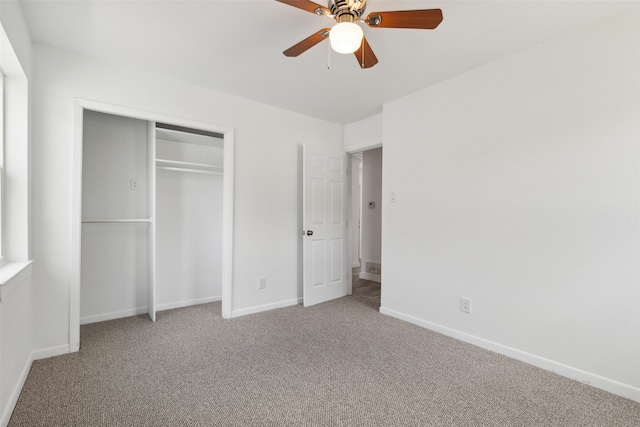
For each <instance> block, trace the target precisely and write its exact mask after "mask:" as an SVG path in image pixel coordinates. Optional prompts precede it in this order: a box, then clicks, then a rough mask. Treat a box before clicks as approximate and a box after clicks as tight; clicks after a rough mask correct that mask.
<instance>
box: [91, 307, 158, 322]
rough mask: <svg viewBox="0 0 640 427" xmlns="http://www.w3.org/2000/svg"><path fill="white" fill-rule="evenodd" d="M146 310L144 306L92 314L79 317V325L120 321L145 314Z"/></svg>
mask: <svg viewBox="0 0 640 427" xmlns="http://www.w3.org/2000/svg"><path fill="white" fill-rule="evenodd" d="M147 310H148V308H147V306H144V307H136V308H129V309H127V310H120V311H112V312H109V313H100V314H93V315H91V316H85V317H81V318H80V324H81V325H88V324H90V323H97V322H104V321H107V320H114V319H121V318H123V317H131V316H138V315H140V314H145V313H147Z"/></svg>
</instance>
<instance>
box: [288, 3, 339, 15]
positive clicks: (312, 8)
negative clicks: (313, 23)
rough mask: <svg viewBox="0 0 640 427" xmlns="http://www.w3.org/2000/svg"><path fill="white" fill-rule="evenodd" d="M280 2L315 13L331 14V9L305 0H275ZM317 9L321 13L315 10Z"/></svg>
mask: <svg viewBox="0 0 640 427" xmlns="http://www.w3.org/2000/svg"><path fill="white" fill-rule="evenodd" d="M276 1H278V2H280V3H284V4H288V5H289V6H293V7H297V8H298V9H302V10H306V11H307V12H311V13H313V14H316V15H321V14H326V15H331V11H330V10H329V9H327V8H326V7H324V6H320V5H319V4H317V3H314V2H312V1H307V0H276ZM318 9H319V10H321V11H322V13H319V12H317V11H318Z"/></svg>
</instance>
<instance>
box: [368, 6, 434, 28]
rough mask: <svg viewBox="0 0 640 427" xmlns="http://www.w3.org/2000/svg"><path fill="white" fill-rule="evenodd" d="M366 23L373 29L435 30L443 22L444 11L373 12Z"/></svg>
mask: <svg viewBox="0 0 640 427" xmlns="http://www.w3.org/2000/svg"><path fill="white" fill-rule="evenodd" d="M365 22H366V23H367V25H368V26H370V27H372V28H376V27H379V28H418V29H423V30H433V29H434V28H436V27H437V26H438V25H439V24H440V23H441V22H442V10H440V9H424V10H401V11H396V12H373V13H370V14H369V16H367V19H365Z"/></svg>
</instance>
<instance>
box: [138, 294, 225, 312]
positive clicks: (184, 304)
mask: <svg viewBox="0 0 640 427" xmlns="http://www.w3.org/2000/svg"><path fill="white" fill-rule="evenodd" d="M217 301H222V296H216V297H206V298H198V299H191V300H186V301H178V302H170V303H167V304H158V305H157V306H156V311H163V310H173V309H174V308H182V307H189V306H191V305H198V304H207V303H210V302H217ZM145 310H146V309H145ZM145 313H146V311H145Z"/></svg>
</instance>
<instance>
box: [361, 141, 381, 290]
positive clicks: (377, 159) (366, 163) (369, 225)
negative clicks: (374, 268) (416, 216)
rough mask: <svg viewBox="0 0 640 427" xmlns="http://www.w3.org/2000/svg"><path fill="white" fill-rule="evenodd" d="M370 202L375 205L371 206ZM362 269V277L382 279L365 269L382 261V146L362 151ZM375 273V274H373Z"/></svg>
mask: <svg viewBox="0 0 640 427" xmlns="http://www.w3.org/2000/svg"><path fill="white" fill-rule="evenodd" d="M370 203H373V204H374V207H373V208H371V207H370V205H369V204H370ZM361 209H362V228H361V230H362V248H361V250H362V253H361V257H362V270H361V272H360V277H362V278H363V279H368V280H375V281H378V282H379V281H380V278H379V277H378V276H379V274H377V273H370V272H367V271H365V268H366V263H367V262H371V263H380V262H381V252H382V242H381V237H380V236H381V231H382V148H375V149H373V150H367V151H365V152H363V153H362V207H361ZM372 274H373V276H372Z"/></svg>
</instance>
